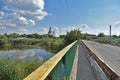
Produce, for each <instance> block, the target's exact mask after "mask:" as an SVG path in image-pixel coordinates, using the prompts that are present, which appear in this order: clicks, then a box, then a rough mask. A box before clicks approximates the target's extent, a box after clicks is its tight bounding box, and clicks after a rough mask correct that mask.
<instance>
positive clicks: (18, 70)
mask: <svg viewBox="0 0 120 80" xmlns="http://www.w3.org/2000/svg"><path fill="white" fill-rule="evenodd" d="M40 65H41V63H40V61H39V60H37V59H36V60H33V61H23V60H11V59H0V80H22V79H23V78H25V77H26V76H27V75H29V74H30V73H31V72H32V71H34V70H35V69H36V68H38V67H39V66H40Z"/></svg>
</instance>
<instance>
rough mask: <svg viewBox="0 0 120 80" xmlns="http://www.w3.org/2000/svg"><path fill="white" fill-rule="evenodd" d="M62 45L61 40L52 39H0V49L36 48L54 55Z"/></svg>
mask: <svg viewBox="0 0 120 80" xmlns="http://www.w3.org/2000/svg"><path fill="white" fill-rule="evenodd" d="M61 45H63V39H53V38H40V39H39V38H24V39H18V38H3V39H0V46H1V47H5V48H6V47H8V48H9V47H14V46H16V47H18V46H36V47H41V48H45V49H47V48H49V49H51V51H53V52H54V53H56V52H57V51H59V50H60V49H61Z"/></svg>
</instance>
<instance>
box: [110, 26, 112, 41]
mask: <svg viewBox="0 0 120 80" xmlns="http://www.w3.org/2000/svg"><path fill="white" fill-rule="evenodd" d="M111 39H112V35H111V25H110V43H111V41H112V40H111Z"/></svg>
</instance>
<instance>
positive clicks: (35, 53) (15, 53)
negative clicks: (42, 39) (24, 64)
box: [0, 49, 53, 61]
mask: <svg viewBox="0 0 120 80" xmlns="http://www.w3.org/2000/svg"><path fill="white" fill-rule="evenodd" d="M51 56H53V53H51V52H47V51H45V50H44V49H27V50H10V51H0V57H1V58H11V59H22V60H32V59H33V60H34V59H36V58H37V59H39V60H40V61H43V60H44V59H47V58H50V57H51Z"/></svg>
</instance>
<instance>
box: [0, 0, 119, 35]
mask: <svg viewBox="0 0 120 80" xmlns="http://www.w3.org/2000/svg"><path fill="white" fill-rule="evenodd" d="M119 4H120V0H0V33H14V32H16V33H21V34H24V33H26V34H29V33H39V34H46V33H47V32H48V28H49V27H52V30H55V31H56V35H60V34H65V33H66V31H70V30H71V29H75V28H76V29H80V30H82V32H83V33H91V34H98V33H100V32H103V33H105V34H106V35H108V34H109V32H108V30H109V25H112V34H117V35H120V10H119V9H120V5H119Z"/></svg>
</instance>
